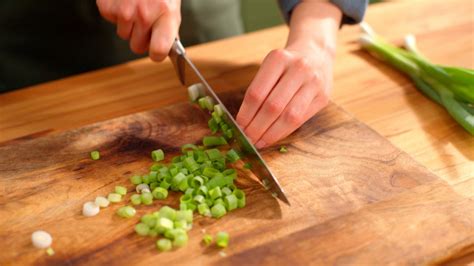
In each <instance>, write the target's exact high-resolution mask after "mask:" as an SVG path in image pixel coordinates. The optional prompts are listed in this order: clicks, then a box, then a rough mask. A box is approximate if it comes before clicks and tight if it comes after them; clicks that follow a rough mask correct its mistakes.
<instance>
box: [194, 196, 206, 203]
mask: <svg viewBox="0 0 474 266" xmlns="http://www.w3.org/2000/svg"><path fill="white" fill-rule="evenodd" d="M205 199H206V198H204V196H203V195H196V196H194V198H193V200H194V202H196V203H203V202H204V200H205Z"/></svg>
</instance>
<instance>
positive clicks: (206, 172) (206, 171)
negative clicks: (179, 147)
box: [202, 167, 219, 178]
mask: <svg viewBox="0 0 474 266" xmlns="http://www.w3.org/2000/svg"><path fill="white" fill-rule="evenodd" d="M217 174H219V170H217V169H215V168H212V167H206V168H204V169H203V170H202V175H203V176H206V177H209V178H212V177H214V176H216V175H217Z"/></svg>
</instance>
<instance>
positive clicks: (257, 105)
mask: <svg viewBox="0 0 474 266" xmlns="http://www.w3.org/2000/svg"><path fill="white" fill-rule="evenodd" d="M332 63H333V56H332V53H331V52H329V51H326V50H325V49H323V48H319V47H313V48H312V49H301V48H299V47H287V48H285V49H280V50H274V51H272V52H270V53H269V54H268V56H267V57H266V58H265V59H264V61H263V63H262V66H261V67H260V69H259V71H258V73H257V75H256V76H255V78H254V80H253V81H252V83H251V84H250V86H249V87H248V89H247V92H246V94H245V98H244V101H243V103H242V106H241V107H240V110H239V113H238V114H237V123H238V124H239V125H240V126H241V127H242V128H243V129H244V131H245V134H246V135H247V136H248V137H249V138H250V139H251V141H252V142H253V143H256V146H257V148H263V147H265V146H268V145H270V144H273V143H275V142H277V141H278V140H280V139H282V138H284V137H286V136H288V135H289V134H291V133H292V132H293V131H295V130H296V129H297V128H299V127H300V126H301V125H302V124H303V123H304V122H305V121H306V120H308V119H310V118H311V117H312V116H313V115H314V114H316V113H317V112H319V111H320V110H321V109H322V108H324V107H325V106H326V105H327V104H328V102H329V92H330V89H331V85H332Z"/></svg>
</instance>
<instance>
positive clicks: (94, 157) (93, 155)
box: [91, 151, 100, 161]
mask: <svg viewBox="0 0 474 266" xmlns="http://www.w3.org/2000/svg"><path fill="white" fill-rule="evenodd" d="M91 159H92V160H94V161H95V160H99V159H100V153H99V151H92V152H91Z"/></svg>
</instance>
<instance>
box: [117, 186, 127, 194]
mask: <svg viewBox="0 0 474 266" xmlns="http://www.w3.org/2000/svg"><path fill="white" fill-rule="evenodd" d="M115 193H117V194H119V195H121V196H125V195H127V189H126V188H125V187H123V186H115Z"/></svg>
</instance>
